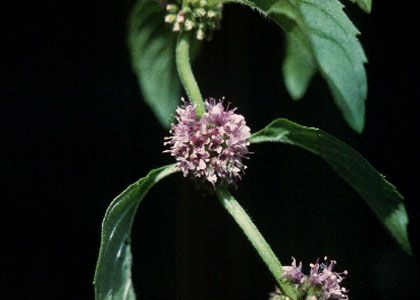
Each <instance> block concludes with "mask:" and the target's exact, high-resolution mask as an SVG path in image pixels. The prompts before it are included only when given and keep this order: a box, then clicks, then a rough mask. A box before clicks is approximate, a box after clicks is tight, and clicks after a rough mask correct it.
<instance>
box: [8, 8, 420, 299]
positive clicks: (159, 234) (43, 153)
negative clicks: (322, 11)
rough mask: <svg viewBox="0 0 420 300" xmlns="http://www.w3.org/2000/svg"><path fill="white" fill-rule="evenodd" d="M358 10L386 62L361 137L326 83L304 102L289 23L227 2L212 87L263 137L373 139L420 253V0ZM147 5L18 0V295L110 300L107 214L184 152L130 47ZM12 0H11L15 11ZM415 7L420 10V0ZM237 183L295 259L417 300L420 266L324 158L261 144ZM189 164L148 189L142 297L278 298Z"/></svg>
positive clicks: (13, 225) (138, 276)
mask: <svg viewBox="0 0 420 300" xmlns="http://www.w3.org/2000/svg"><path fill="white" fill-rule="evenodd" d="M374 2H375V3H374V9H373V12H372V14H371V15H366V14H364V13H362V12H360V10H359V9H357V8H356V7H355V6H353V5H350V4H349V5H348V9H347V10H346V11H347V12H348V13H349V14H350V15H351V16H352V19H353V21H354V22H355V23H356V24H357V26H358V27H359V29H360V30H361V32H362V33H363V35H362V36H361V40H362V43H363V45H364V48H365V50H366V53H367V56H368V58H369V64H368V65H367V72H368V78H369V98H368V101H367V123H366V129H365V131H364V133H363V134H362V135H357V134H355V133H354V132H352V131H351V130H350V129H349V128H348V127H347V126H346V125H345V123H344V122H343V120H342V118H341V116H340V113H339V112H338V110H337V109H336V108H335V105H334V104H333V100H332V98H331V96H330V94H329V91H328V89H327V87H326V84H325V83H324V81H323V80H322V79H321V78H320V77H319V76H317V77H316V78H315V80H314V81H313V83H312V84H311V87H310V89H309V91H308V93H307V95H306V96H305V98H304V99H303V100H302V101H301V102H293V101H292V100H290V98H289V96H288V95H287V94H286V92H285V89H284V86H283V84H282V79H281V67H280V66H281V62H282V57H283V48H284V43H283V33H282V32H281V30H280V29H279V28H277V27H276V26H275V25H274V24H272V23H270V22H268V21H266V20H263V19H262V18H260V17H259V16H258V15H257V14H256V13H254V12H251V11H250V10H248V9H245V8H241V7H238V6H229V7H227V8H226V9H225V15H224V19H223V24H222V25H223V27H222V30H221V31H220V32H218V33H217V34H216V36H215V38H214V40H213V42H212V43H209V44H207V45H205V47H204V51H203V53H202V55H201V58H200V59H199V61H198V62H197V64H196V69H195V71H196V74H197V77H198V80H199V82H200V84H201V86H202V90H203V93H204V94H205V95H208V96H213V97H221V96H226V97H227V99H228V100H229V101H231V102H232V103H233V104H234V105H235V106H238V107H239V111H240V112H241V113H243V114H244V115H245V116H246V118H247V122H248V123H249V125H250V127H251V128H252V129H253V130H257V129H259V128H261V127H263V126H265V125H266V124H267V123H268V122H270V120H272V119H274V118H276V117H280V116H283V117H288V118H290V119H292V120H294V121H297V122H299V123H302V124H305V125H310V126H318V127H321V128H322V129H324V130H326V131H328V132H330V133H332V134H334V135H336V136H338V137H339V138H341V139H343V140H345V141H346V142H347V143H349V144H350V145H352V146H354V147H355V148H356V149H358V150H359V151H360V152H361V153H362V154H363V155H365V157H366V158H367V159H368V160H369V161H370V162H371V163H372V164H373V165H374V166H376V168H377V169H378V170H380V171H381V172H382V173H383V174H385V175H387V178H388V179H389V180H390V181H391V182H393V183H394V184H395V185H396V186H398V187H399V190H400V191H401V193H402V194H403V195H405V197H406V204H407V208H408V212H409V215H410V219H411V221H410V226H409V232H410V236H411V239H412V241H413V244H414V250H415V252H416V253H417V254H419V246H418V240H419V239H418V233H417V229H418V226H419V216H420V214H419V212H420V211H419V209H418V206H417V203H418V196H419V194H418V177H417V171H418V170H417V169H418V156H417V155H418V147H416V146H415V142H417V141H418V140H419V135H418V129H419V127H418V110H417V107H418V101H419V66H420V65H419V64H418V53H419V52H418V50H417V49H415V46H414V43H415V40H416V39H417V33H416V32H415V31H416V29H415V28H416V24H415V22H416V18H418V16H416V10H415V8H414V1H412V2H409V1H407V2H405V3H404V4H398V5H397V4H396V3H395V1H374ZM133 3H134V1H128V0H125V1H117V0H109V1H83V2H82V1H79V2H77V1H38V2H36V1H14V2H13V4H11V3H9V4H7V3H6V5H5V6H4V7H3V8H1V12H2V13H3V14H4V16H2V20H3V21H5V22H4V24H3V25H2V27H1V63H2V65H3V66H2V67H1V69H0V74H1V76H0V79H1V90H0V99H1V117H0V124H1V127H0V132H1V135H0V137H1V140H2V142H3V146H2V147H1V149H0V155H1V156H0V157H1V169H0V170H1V171H0V172H1V177H2V179H1V184H0V189H1V190H0V192H1V195H2V197H1V198H2V199H1V208H0V225H1V227H0V228H1V231H2V236H1V240H0V274H1V275H0V298H1V299H92V298H93V286H92V279H93V273H94V268H95V262H96V256H97V253H98V248H99V234H100V224H101V220H102V217H103V215H104V212H105V209H106V207H107V205H108V204H109V202H110V201H111V199H112V198H113V197H115V196H116V195H117V194H118V193H119V192H120V191H121V190H122V189H123V188H125V187H126V186H127V185H128V184H129V183H131V182H133V181H135V180H137V179H138V178H139V177H141V176H143V175H144V174H145V173H146V172H147V171H148V170H149V169H151V168H154V167H158V166H161V165H163V164H166V163H169V162H171V159H170V158H169V157H167V156H164V155H162V154H161V151H162V150H163V146H162V138H163V136H165V135H166V134H167V132H166V130H164V129H162V128H161V127H160V126H159V124H158V122H157V121H156V120H155V118H154V116H153V115H152V113H151V111H150V109H149V108H148V107H147V106H146V105H145V104H144V102H143V101H142V98H141V96H140V94H139V90H138V87H137V82H136V78H135V76H134V75H133V73H132V72H131V68H130V62H129V56H128V52H127V48H126V23H127V16H128V14H129V11H130V8H131V7H132V5H133ZM4 4H5V3H4V2H3V5H4ZM410 6H412V7H410ZM252 151H254V152H255V154H253V155H252V159H251V160H250V161H249V164H248V165H249V169H248V172H247V176H246V177H245V178H244V180H243V182H242V183H241V184H240V186H239V189H238V190H237V191H236V192H235V195H237V197H238V199H239V200H240V202H241V203H242V204H243V206H244V207H245V208H246V209H247V211H248V212H249V213H250V214H251V215H252V216H253V219H254V220H255V222H256V223H257V224H258V225H259V227H260V229H261V231H262V232H263V234H264V235H265V236H266V238H267V240H268V241H269V242H270V243H271V244H272V246H273V249H274V250H275V252H276V253H277V254H278V255H279V257H280V258H281V260H282V261H283V262H285V263H288V262H290V256H292V255H293V256H295V257H297V258H298V259H300V260H303V262H304V264H305V265H307V264H308V263H309V262H311V261H314V260H315V259H316V258H317V257H323V256H324V255H328V256H329V257H331V258H335V259H336V260H338V267H337V269H338V270H343V269H348V270H349V273H350V275H349V277H348V279H347V280H346V284H345V286H346V287H347V288H349V289H350V290H351V292H350V297H351V298H352V299H413V298H415V297H416V295H417V294H418V290H417V288H418V284H419V280H418V279H419V277H418V267H417V261H416V259H415V258H413V257H409V256H408V255H406V254H405V253H404V252H402V251H401V250H400V249H399V248H398V246H397V245H396V244H395V243H394V242H393V240H392V239H391V238H390V237H389V235H388V234H387V233H386V232H385V230H384V229H383V228H382V227H381V225H380V224H379V222H377V220H376V219H375V218H374V216H373V214H372V212H371V211H370V210H369V209H368V207H367V206H366V204H365V203H364V202H363V200H362V199H361V198H360V197H359V196H358V195H357V194H356V193H355V192H354V191H353V190H352V189H351V188H350V187H349V186H347V185H346V184H345V183H343V181H342V180H341V179H340V178H338V177H337V176H336V175H335V174H334V173H333V172H332V171H331V170H330V168H329V167H328V166H327V165H326V164H325V163H324V162H323V161H321V160H320V159H319V158H317V157H315V156H313V155H310V154H308V153H306V152H304V151H301V150H299V149H297V148H292V147H289V146H284V145H269V144H264V145H258V146H253V147H252ZM201 194H202V192H200V191H197V190H196V188H195V187H194V185H193V184H191V183H190V182H188V181H186V180H184V179H183V178H182V177H181V176H180V175H176V176H173V177H172V178H169V179H167V180H165V181H164V182H163V183H161V184H159V185H158V186H157V187H156V188H155V189H153V190H152V191H151V192H150V194H149V195H148V196H147V198H146V200H145V201H144V202H143V203H142V206H141V209H140V210H139V212H138V215H137V218H136V222H135V225H134V228H133V252H134V264H133V273H134V281H135V288H136V291H137V294H138V296H139V297H138V298H139V299H267V295H268V293H269V292H270V291H271V290H273V288H274V284H275V283H274V280H273V278H272V277H271V275H270V273H269V272H268V270H267V269H266V267H265V265H264V264H263V263H262V262H261V261H260V259H259V257H258V256H257V255H256V253H255V251H254V249H253V248H252V247H251V245H250V244H249V242H248V241H247V240H246V239H245V238H244V237H243V235H242V233H241V232H240V231H239V230H238V228H237V227H236V225H235V224H234V223H233V221H232V220H231V219H230V217H229V216H227V214H226V213H225V212H224V211H223V208H222V207H221V206H220V204H219V203H218V202H217V200H216V199H215V197H214V196H211V195H201Z"/></svg>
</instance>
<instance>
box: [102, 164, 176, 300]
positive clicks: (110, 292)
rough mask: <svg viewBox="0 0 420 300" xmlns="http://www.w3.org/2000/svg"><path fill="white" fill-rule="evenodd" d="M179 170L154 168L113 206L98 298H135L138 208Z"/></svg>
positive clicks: (107, 215)
mask: <svg viewBox="0 0 420 300" xmlns="http://www.w3.org/2000/svg"><path fill="white" fill-rule="evenodd" d="M174 172H176V169H175V165H169V166H165V167H161V168H158V169H154V170H152V171H150V172H149V174H147V175H146V176H145V177H143V178H141V179H140V180H138V181H136V182H135V183H133V184H131V185H130V186H129V187H128V188H127V189H126V190H125V191H124V192H122V193H121V194H120V195H119V196H118V197H116V198H115V199H114V200H113V201H112V202H111V204H110V205H109V207H108V209H107V211H106V213H105V217H104V220H103V222H102V234H101V247H100V250H99V257H98V262H97V265H96V271H95V279H94V285H95V299H97V300H102V299H107V300H134V299H135V298H136V297H135V293H134V288H133V285H132V282H131V249H130V232H131V226H132V224H133V220H134V216H135V214H136V211H137V208H138V206H139V204H140V203H141V201H142V200H143V198H144V196H145V195H146V194H147V192H148V191H149V190H150V188H151V187H152V186H153V185H154V184H156V183H157V182H159V181H160V180H161V179H163V178H165V177H166V176H168V175H170V174H172V173H174Z"/></svg>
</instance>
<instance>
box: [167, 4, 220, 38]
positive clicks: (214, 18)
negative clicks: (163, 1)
mask: <svg viewBox="0 0 420 300" xmlns="http://www.w3.org/2000/svg"><path fill="white" fill-rule="evenodd" d="M221 19H222V4H221V3H217V2H216V3H215V1H207V0H190V1H184V2H183V3H182V4H179V5H178V4H167V5H166V16H165V22H166V23H168V24H172V30H173V31H175V32H177V31H181V32H182V31H195V36H196V38H197V39H198V40H204V38H207V39H211V37H212V33H213V31H214V30H216V29H218V28H219V27H220V20H221Z"/></svg>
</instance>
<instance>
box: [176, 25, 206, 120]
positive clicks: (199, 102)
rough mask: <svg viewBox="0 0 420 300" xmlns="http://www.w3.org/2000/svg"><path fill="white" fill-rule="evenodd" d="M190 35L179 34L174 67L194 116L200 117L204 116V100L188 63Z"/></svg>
mask: <svg viewBox="0 0 420 300" xmlns="http://www.w3.org/2000/svg"><path fill="white" fill-rule="evenodd" d="M189 41H190V34H188V33H181V34H180V36H179V37H178V42H177V45H176V51H175V60H176V67H177V69H178V75H179V78H180V79H181V82H182V85H183V86H184V89H185V91H186V92H187V95H188V98H189V100H190V101H191V103H192V104H194V105H195V107H196V109H195V111H196V114H197V115H198V117H201V116H202V115H203V114H204V100H203V96H201V92H200V88H199V87H198V84H197V81H196V80H195V77H194V74H193V72H192V68H191V62H190V42H189Z"/></svg>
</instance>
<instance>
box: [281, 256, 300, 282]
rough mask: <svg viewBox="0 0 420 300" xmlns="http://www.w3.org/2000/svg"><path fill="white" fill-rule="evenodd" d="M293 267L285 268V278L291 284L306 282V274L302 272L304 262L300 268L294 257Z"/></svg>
mask: <svg viewBox="0 0 420 300" xmlns="http://www.w3.org/2000/svg"><path fill="white" fill-rule="evenodd" d="M292 259H293V261H292V265H291V266H283V267H282V271H283V278H285V279H286V280H287V281H289V282H291V283H296V284H300V283H302V282H303V281H304V280H305V274H303V272H302V262H300V263H299V266H296V259H295V258H294V257H292Z"/></svg>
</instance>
